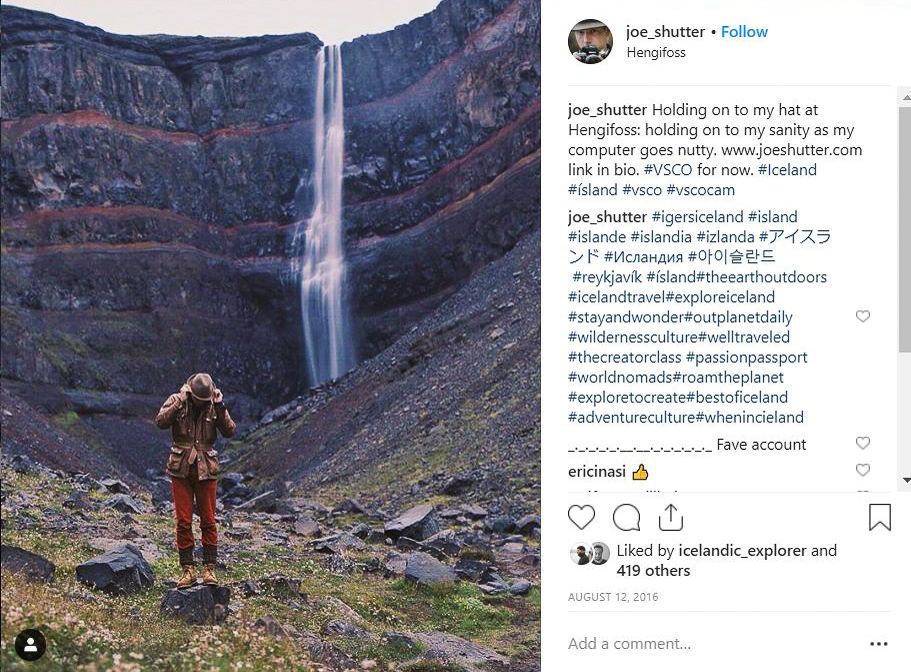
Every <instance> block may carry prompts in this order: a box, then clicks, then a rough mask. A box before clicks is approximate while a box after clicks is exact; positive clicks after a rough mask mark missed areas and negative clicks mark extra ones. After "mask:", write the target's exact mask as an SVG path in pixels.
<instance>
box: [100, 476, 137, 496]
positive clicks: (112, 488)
mask: <svg viewBox="0 0 911 672" xmlns="http://www.w3.org/2000/svg"><path fill="white" fill-rule="evenodd" d="M98 482H99V483H101V486H102V487H103V488H104V489H105V490H107V491H108V492H110V493H111V494H114V495H128V494H130V486H129V485H127V484H126V483H124V482H123V481H119V480H117V479H116V478H102V479H101V480H100V481H98Z"/></svg>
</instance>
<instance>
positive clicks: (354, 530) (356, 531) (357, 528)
mask: <svg viewBox="0 0 911 672" xmlns="http://www.w3.org/2000/svg"><path fill="white" fill-rule="evenodd" d="M369 532H370V526H369V525H368V524H367V523H355V524H354V525H352V526H351V529H350V530H348V533H349V534H353V535H354V536H355V537H357V538H358V539H366V538H367V534H368V533H369Z"/></svg>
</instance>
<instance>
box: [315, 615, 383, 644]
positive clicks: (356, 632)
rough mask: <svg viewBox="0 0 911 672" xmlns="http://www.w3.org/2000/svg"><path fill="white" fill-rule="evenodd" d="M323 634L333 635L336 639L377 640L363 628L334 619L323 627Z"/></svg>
mask: <svg viewBox="0 0 911 672" xmlns="http://www.w3.org/2000/svg"><path fill="white" fill-rule="evenodd" d="M321 634H323V635H332V636H335V637H347V638H348V639H361V640H370V639H376V635H374V634H372V633H370V632H367V631H366V630H364V629H363V628H361V627H358V626H356V625H354V624H353V623H349V622H348V621H343V620H340V619H333V620H331V621H329V622H328V623H326V625H324V626H323V629H322V631H321Z"/></svg>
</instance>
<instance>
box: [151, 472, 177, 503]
mask: <svg viewBox="0 0 911 672" xmlns="http://www.w3.org/2000/svg"><path fill="white" fill-rule="evenodd" d="M148 488H149V494H150V495H152V505H153V506H156V507H159V506H162V505H165V504H171V503H172V501H173V498H174V495H173V493H172V492H171V483H170V481H168V480H165V479H163V478H160V479H158V480H155V481H152V482H151V483H150V484H149V486H148Z"/></svg>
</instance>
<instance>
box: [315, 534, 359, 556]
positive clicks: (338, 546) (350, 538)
mask: <svg viewBox="0 0 911 672" xmlns="http://www.w3.org/2000/svg"><path fill="white" fill-rule="evenodd" d="M309 546H310V548H311V549H312V550H314V551H316V552H317V553H341V552H343V551H348V550H355V551H362V550H364V549H365V548H367V544H365V543H364V541H363V540H362V539H358V538H357V537H355V536H354V535H353V534H348V533H347V532H340V533H339V534H332V535H330V536H328V537H322V538H321V539H314V540H313V541H311V542H309Z"/></svg>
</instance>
